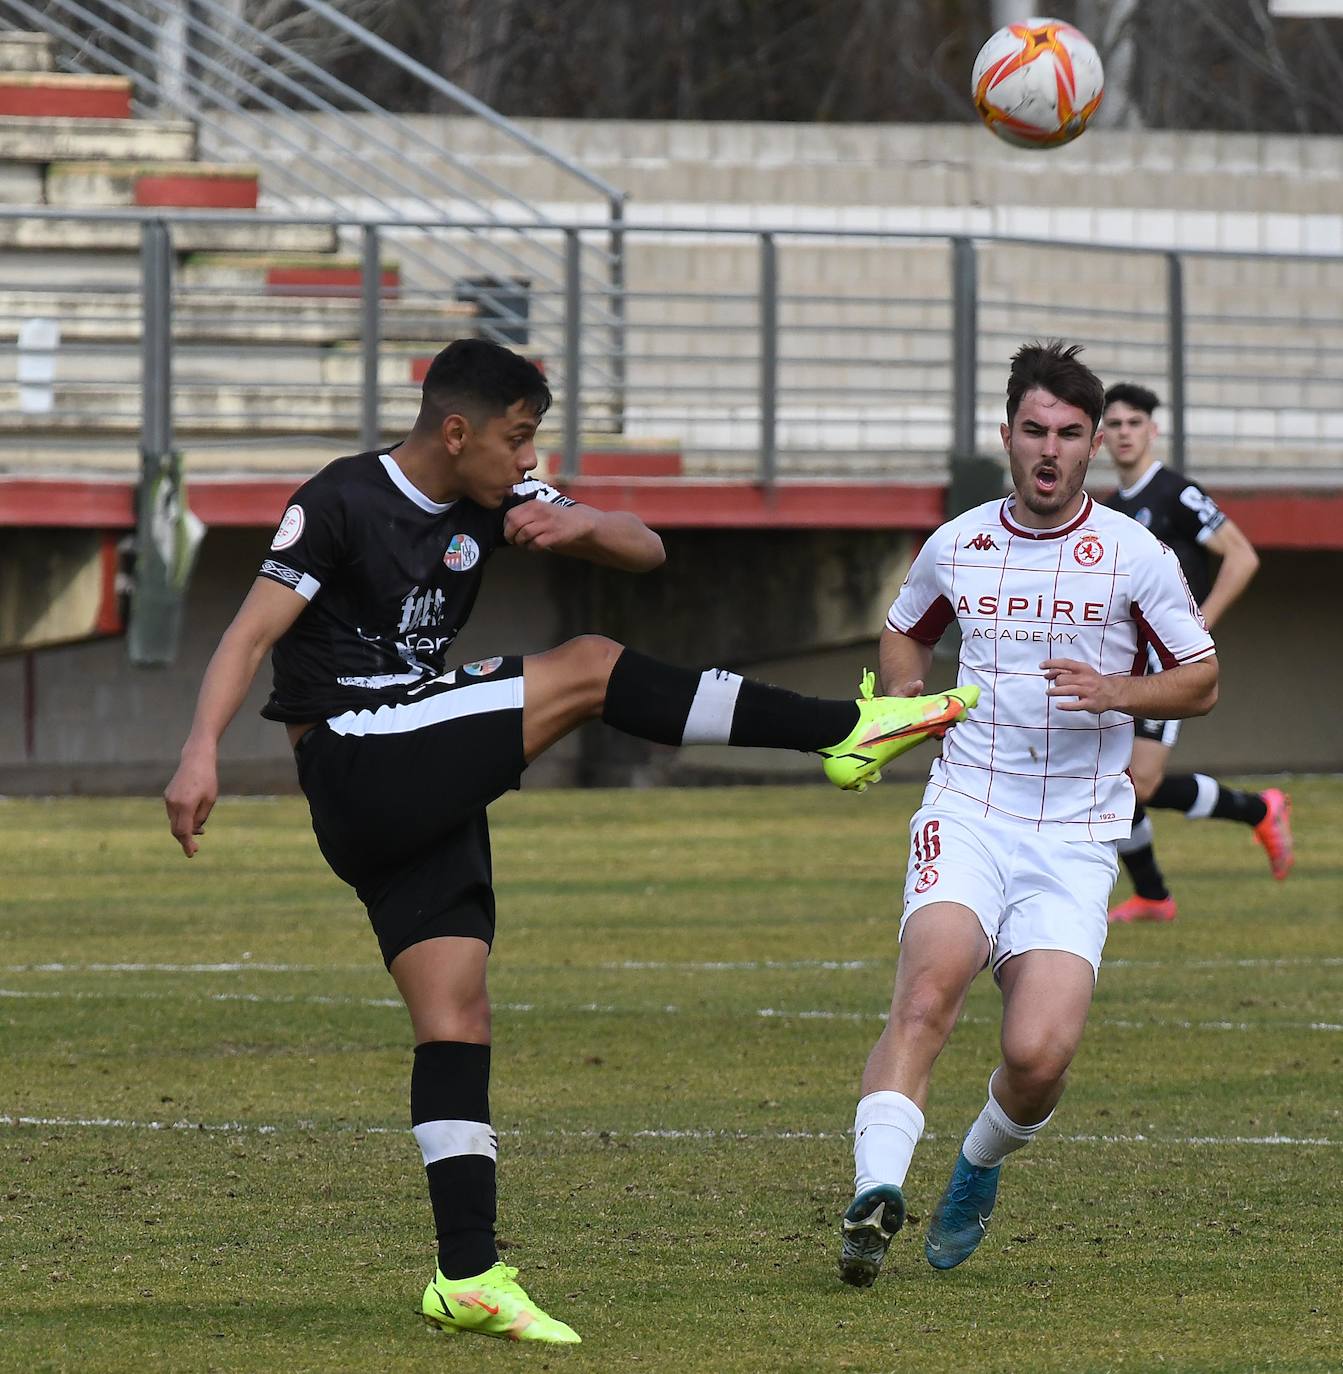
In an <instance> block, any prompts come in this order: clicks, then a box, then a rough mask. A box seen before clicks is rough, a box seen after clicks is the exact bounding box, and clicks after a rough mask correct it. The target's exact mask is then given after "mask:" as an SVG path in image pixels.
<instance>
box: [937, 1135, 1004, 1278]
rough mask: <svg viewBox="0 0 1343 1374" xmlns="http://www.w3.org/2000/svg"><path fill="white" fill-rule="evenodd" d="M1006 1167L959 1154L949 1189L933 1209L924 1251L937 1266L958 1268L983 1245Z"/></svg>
mask: <svg viewBox="0 0 1343 1374" xmlns="http://www.w3.org/2000/svg"><path fill="white" fill-rule="evenodd" d="M1002 1171H1003V1166H1002V1165H1001V1164H995V1165H993V1167H992V1168H980V1167H979V1166H978V1165H977V1164H971V1163H970V1161H969V1160H968V1159H966V1157H965V1155H964V1154H958V1155H957V1156H956V1167H955V1168H954V1169H953V1170H952V1171H951V1181H950V1182H949V1183H948V1184H947V1191H946V1192H945V1193H943V1194H942V1196H941V1198H939V1199H938V1203H937V1206H936V1207H934V1208H933V1219H932V1221H930V1222H929V1223H928V1235H927V1237H926V1238H925V1240H924V1242H923V1253H924V1257H925V1258H926V1259H927V1261H928V1263H929V1264H931V1265H932V1266H933V1268H934V1269H954V1268H955V1267H956V1266H957V1265H958V1264H960V1263H962V1262H963V1261H965V1260H968V1259H969V1258H970V1256H971V1255H973V1254H974V1253H975V1251H976V1250H977V1249H978V1248H979V1242H980V1241H981V1240H983V1239H984V1232H985V1231H986V1230H988V1225H989V1217H991V1216H992V1215H993V1203H994V1199H995V1198H997V1196H998V1175H999V1174H1000V1173H1002Z"/></svg>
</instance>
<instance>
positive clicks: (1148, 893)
mask: <svg viewBox="0 0 1343 1374" xmlns="http://www.w3.org/2000/svg"><path fill="white" fill-rule="evenodd" d="M1130 835H1131V838H1130V839H1127V840H1120V842H1119V845H1118V849H1119V857H1120V858H1121V859H1122V860H1123V861H1124V867H1125V868H1126V869H1127V870H1128V875H1129V877H1130V878H1131V879H1132V881H1133V890H1134V892H1136V893H1137V894H1138V896H1139V897H1146V898H1147V899H1148V901H1151V902H1159V901H1161V900H1162V898H1164V897H1169V896H1170V891H1169V889H1168V888H1167V887H1166V880H1165V878H1163V877H1162V876H1161V868H1160V866H1159V865H1158V864H1157V861H1156V854H1155V852H1154V851H1153V849H1152V823H1151V821H1149V820H1148V819H1147V812H1146V811H1145V810H1144V809H1143V805H1142V803H1141V802H1139V803H1138V804H1137V806H1135V807H1134V809H1133V829H1132V831H1131V832H1130Z"/></svg>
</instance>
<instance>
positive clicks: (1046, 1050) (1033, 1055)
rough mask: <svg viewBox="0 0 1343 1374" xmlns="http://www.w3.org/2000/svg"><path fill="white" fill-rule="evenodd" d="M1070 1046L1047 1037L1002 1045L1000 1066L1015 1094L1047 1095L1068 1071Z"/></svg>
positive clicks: (1028, 1095)
mask: <svg viewBox="0 0 1343 1374" xmlns="http://www.w3.org/2000/svg"><path fill="white" fill-rule="evenodd" d="M1072 1057H1073V1056H1072V1050H1071V1049H1070V1048H1068V1047H1067V1046H1064V1045H1061V1044H1059V1043H1058V1042H1057V1041H1055V1040H1053V1039H1052V1038H1050V1037H1041V1038H1040V1039H1039V1040H1033V1041H1026V1042H1024V1043H1019V1044H1016V1045H1012V1046H1007V1045H1005V1046H1004V1047H1003V1070H1004V1071H1005V1072H1006V1074H1007V1079H1008V1084H1009V1086H1010V1087H1011V1090H1012V1093H1013V1095H1014V1096H1016V1097H1018V1098H1022V1099H1025V1100H1027V1101H1030V1100H1032V1099H1036V1098H1040V1099H1044V1098H1048V1097H1050V1096H1052V1095H1053V1093H1054V1092H1055V1090H1056V1089H1057V1088H1058V1086H1059V1084H1060V1083H1062V1082H1063V1080H1064V1078H1065V1077H1066V1076H1067V1073H1068V1065H1069V1064H1071V1063H1072Z"/></svg>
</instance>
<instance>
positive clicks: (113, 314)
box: [0, 269, 476, 356]
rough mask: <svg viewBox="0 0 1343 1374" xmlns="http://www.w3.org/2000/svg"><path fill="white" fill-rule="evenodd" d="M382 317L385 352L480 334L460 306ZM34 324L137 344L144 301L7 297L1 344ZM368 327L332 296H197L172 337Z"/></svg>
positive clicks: (388, 308) (287, 336) (350, 335)
mask: <svg viewBox="0 0 1343 1374" xmlns="http://www.w3.org/2000/svg"><path fill="white" fill-rule="evenodd" d="M0 271H3V269H0ZM379 315H380V320H381V335H382V339H383V345H384V347H385V346H386V345H387V344H388V343H389V342H397V341H405V342H407V343H411V344H413V345H414V346H415V350H416V351H417V352H421V353H426V354H428V355H429V356H432V355H433V354H434V353H436V352H438V350H439V349H440V348H443V347H444V346H446V345H447V344H448V343H450V342H451V341H452V340H453V339H456V338H462V337H466V336H469V335H473V334H474V333H475V326H474V320H475V317H476V308H475V306H473V305H469V304H466V303H464V302H461V301H439V300H427V299H424V298H419V299H416V300H386V301H383V303H382V305H381V307H380V309H379ZM33 318H41V319H54V320H57V321H59V323H60V327H61V338H62V340H63V341H65V342H83V343H129V344H138V342H139V339H140V328H141V321H140V302H139V295H138V293H133V292H131V291H105V292H78V293H76V292H63V291H19V290H0V340H11V339H14V338H16V337H17V335H18V329H19V325H20V324H21V323H22V322H23V321H24V320H26V319H33ZM361 324H362V319H361V312H360V305H359V302H358V301H349V300H342V299H339V298H336V297H329V296H287V295H280V296H268V297H265V298H264V299H248V298H246V297H241V296H238V295H235V294H232V293H223V292H221V293H218V294H215V293H211V292H203V291H195V290H193V291H190V292H181V291H179V293H178V294H177V296H176V298H175V300H174V303H173V336H174V338H175V339H177V340H178V341H179V342H183V343H192V342H201V343H205V342H219V343H248V344H268V343H269V344H339V343H350V341H352V340H355V339H357V338H358V337H359V333H360V328H361ZM351 346H352V347H353V346H354V345H353V344H352V343H351Z"/></svg>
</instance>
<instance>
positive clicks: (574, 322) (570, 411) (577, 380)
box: [560, 229, 583, 477]
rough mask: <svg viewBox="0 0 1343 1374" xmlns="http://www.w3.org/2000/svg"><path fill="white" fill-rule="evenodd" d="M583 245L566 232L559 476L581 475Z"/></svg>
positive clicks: (575, 235)
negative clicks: (581, 271)
mask: <svg viewBox="0 0 1343 1374" xmlns="http://www.w3.org/2000/svg"><path fill="white" fill-rule="evenodd" d="M582 246H583V245H582V242H581V240H580V239H579V237H578V230H577V229H566V230H565V231H564V453H563V455H562V456H561V459H560V476H561V477H577V476H578V458H579V454H578V449H579V445H580V443H581V442H582V440H581V437H580V436H581V434H582V415H583V383H582V377H581V375H580V374H581V372H582V368H583V349H582V341H583V319H582V312H583V279H582V276H581V275H580V269H581V259H580V254H581V251H582Z"/></svg>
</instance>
